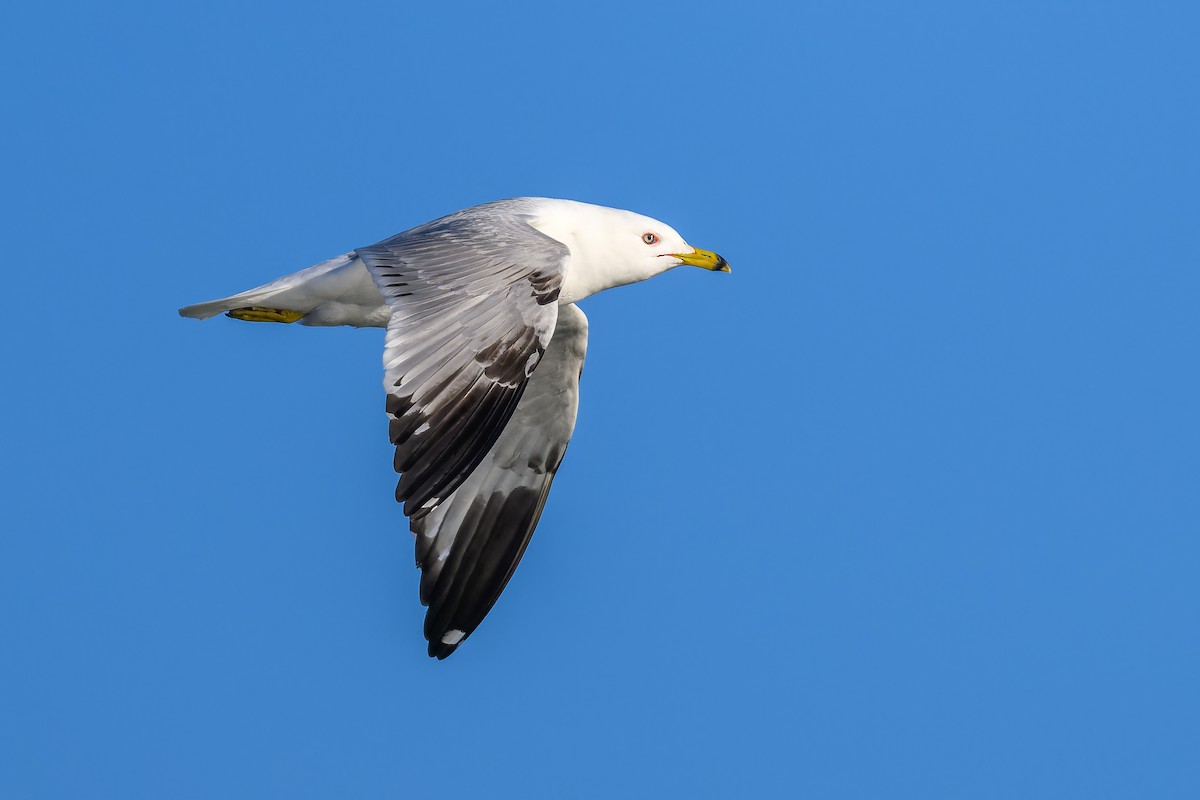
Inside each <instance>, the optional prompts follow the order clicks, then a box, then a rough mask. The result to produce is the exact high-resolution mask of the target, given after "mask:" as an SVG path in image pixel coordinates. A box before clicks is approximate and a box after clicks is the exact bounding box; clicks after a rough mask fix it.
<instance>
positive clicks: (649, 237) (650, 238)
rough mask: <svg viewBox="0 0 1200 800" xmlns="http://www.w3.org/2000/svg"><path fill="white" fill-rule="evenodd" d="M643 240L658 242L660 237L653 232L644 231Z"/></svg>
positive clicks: (649, 242)
mask: <svg viewBox="0 0 1200 800" xmlns="http://www.w3.org/2000/svg"><path fill="white" fill-rule="evenodd" d="M642 241H643V242H645V243H646V244H658V237H657V236H655V235H654V234H653V233H643V234H642Z"/></svg>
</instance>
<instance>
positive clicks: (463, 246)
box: [356, 201, 569, 518]
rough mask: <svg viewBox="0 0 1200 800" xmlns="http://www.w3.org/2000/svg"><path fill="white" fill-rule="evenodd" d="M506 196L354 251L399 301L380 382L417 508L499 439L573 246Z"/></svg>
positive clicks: (550, 319)
mask: <svg viewBox="0 0 1200 800" xmlns="http://www.w3.org/2000/svg"><path fill="white" fill-rule="evenodd" d="M515 202H519V201H501V202H499V203H492V204H488V205H486V206H478V207H476V208H472V209H467V210H466V211H460V212H458V213H456V214H451V215H449V216H447V217H443V218H441V219H438V220H434V221H433V222H430V223H427V224H425V225H421V226H418V227H416V228H413V229H411V230H408V231H405V232H404V233H401V234H398V235H396V236H393V237H391V238H390V239H385V240H384V241H382V242H379V243H378V244H374V245H371V246H370V247H363V248H360V249H358V250H357V251H356V252H357V254H358V257H359V258H361V259H362V261H363V263H364V264H365V265H366V267H367V269H368V270H369V271H370V273H371V277H372V278H373V279H374V280H375V283H376V285H377V286H378V287H379V290H380V292H382V294H383V296H384V299H385V300H386V301H387V304H388V306H389V307H390V308H391V310H392V317H391V321H390V322H389V324H388V329H387V339H386V344H385V346H384V355H383V363H384V371H385V376H384V388H385V389H386V390H387V412H388V414H389V415H390V416H391V420H390V425H389V435H390V437H391V440H392V443H393V444H395V445H396V456H395V468H396V471H397V472H399V473H400V480H399V482H398V483H397V485H396V499H397V500H398V501H400V502H402V503H404V513H405V514H406V515H408V516H409V517H410V518H416V517H420V516H421V515H423V514H426V513H428V512H429V510H430V509H432V508H434V507H436V506H437V504H438V503H440V502H442V501H443V500H444V499H445V498H446V497H447V496H449V495H450V493H451V492H453V491H454V490H455V488H456V487H457V486H458V485H459V484H461V483H462V481H463V480H464V479H465V478H466V477H467V475H469V474H470V473H471V471H472V470H473V469H475V467H476V466H477V465H478V464H479V463H480V461H481V460H482V459H483V457H484V455H485V454H487V452H488V450H489V449H490V448H491V447H492V445H493V444H494V443H495V442H496V439H497V438H498V437H499V436H500V433H501V431H502V430H503V429H504V426H505V424H506V423H507V422H508V420H509V418H510V417H511V416H512V414H513V411H514V410H515V409H516V408H517V405H518V403H519V402H520V400H521V395H522V394H523V392H524V391H525V386H526V383H527V382H528V380H529V376H530V375H532V374H533V371H534V369H535V368H536V367H537V366H538V363H539V362H540V361H541V359H542V357H543V354H544V353H545V351H546V348H547V346H548V345H549V343H550V339H551V337H552V335H553V332H554V326H555V321H556V319H557V316H558V304H557V302H555V301H557V299H558V295H559V289H560V287H561V285H562V277H563V268H564V265H565V263H566V261H567V258H568V256H569V251H568V250H567V248H566V246H565V245H563V244H562V243H561V242H558V241H556V240H554V239H552V238H550V237H548V236H546V235H545V234H543V233H541V232H540V231H538V230H536V229H535V228H533V227H531V226H530V225H529V224H528V223H527V222H526V219H527V217H522V216H520V215H515V216H514V215H513V214H512V211H513V203H515Z"/></svg>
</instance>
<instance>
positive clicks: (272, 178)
mask: <svg viewBox="0 0 1200 800" xmlns="http://www.w3.org/2000/svg"><path fill="white" fill-rule="evenodd" d="M1198 25H1200V16H1198V15H1197V12H1196V11H1195V9H1194V8H1193V7H1192V6H1191V5H1189V4H1184V3H1173V4H1172V3H1161V4H1154V3H1150V4H1145V3H1143V4H1134V3H1054V2H1050V3H1047V2H1038V3H1022V2H1017V3H1013V2H1006V3H994V4H962V3H949V2H930V3H916V4H892V3H858V4H846V3H837V4H834V3H825V4H783V3H780V4H771V3H758V2H740V3H729V4H712V3H686V4H684V3H679V4H661V5H655V4H643V3H632V2H614V3H606V4H603V5H602V7H598V8H589V9H586V10H581V9H579V8H575V7H573V6H570V5H563V4H558V3H555V4H550V3H545V4H543V3H512V4H457V5H454V6H452V7H451V6H446V5H438V4H432V3H428V4H397V3H356V2H350V3H341V4H315V3H286V4H285V3H250V4H243V3H237V4H234V3H224V2H216V3H204V4H199V3H195V4H193V3H187V4H150V3H122V2H116V3H108V4H103V5H92V6H83V5H75V4H71V3H39V4H36V5H35V4H21V5H16V4H10V7H6V9H5V10H4V11H2V12H0V68H2V69H0V75H2V76H3V77H0V86H2V92H3V94H2V99H3V106H4V108H5V111H6V120H7V123H6V124H5V125H4V132H3V133H0V136H2V137H3V138H4V140H5V146H4V148H3V155H2V156H0V170H2V172H0V211H2V212H3V213H2V217H0V218H2V219H3V224H2V225H0V241H2V242H3V251H2V252H3V256H4V258H5V261H6V264H7V269H6V271H5V275H6V276H7V279H8V297H7V299H8V302H6V303H5V313H4V314H3V315H2V320H3V322H2V323H0V324H2V325H3V326H4V332H5V339H6V340H7V342H8V346H7V347H6V348H5V372H6V374H7V375H8V376H9V379H8V381H7V382H6V384H5V386H6V390H5V391H4V392H3V396H2V398H0V405H2V406H3V411H4V414H3V419H4V420H5V431H6V435H5V438H6V442H5V447H3V448H0V470H2V472H3V475H4V480H3V487H4V488H3V490H2V491H3V493H4V503H3V507H4V516H3V518H4V520H5V522H4V525H3V528H4V530H5V533H4V534H3V536H0V641H2V642H3V643H4V644H3V647H2V648H0V755H2V760H3V762H4V764H3V767H2V768H0V796H3V797H6V798H7V797H12V798H26V797H29V798H43V797H120V798H142V797H145V798H158V797H173V798H192V797H194V798H208V797H214V796H227V797H237V796H243V797H288V798H301V797H334V796H337V797H382V796H401V797H409V796H425V795H430V796H433V795H437V796H450V797H456V796H461V797H472V796H488V797H562V796H573V797H613V796H629V797H651V796H690V797H707V796H712V797H722V796H724V797H731V796H777V797H796V796H807V797H821V798H879V797H921V798H930V797H946V798H962V797H971V798H1012V797H1023V798H1041V797H1044V798H1061V797H1089V798H1101V797H1157V798H1170V797H1180V798H1184V797H1187V798H1191V797H1196V796H1197V793H1200V762H1198V761H1197V759H1196V757H1195V754H1196V746H1197V743H1198V742H1200V722H1198V720H1200V688H1198V687H1200V684H1198V683H1197V680H1196V676H1197V675H1198V674H1200V634H1198V632H1197V619H1198V618H1200V588H1198V587H1197V582H1196V564H1197V561H1198V559H1200V541H1198V539H1197V533H1198V532H1200V492H1198V491H1197V486H1198V483H1200V454H1198V453H1200V450H1198V446H1197V445H1198V444H1200V423H1198V421H1197V408H1200V377H1198V372H1197V356H1198V350H1200V348H1198V346H1197V345H1198V342H1200V338H1198V336H1197V330H1196V328H1197V312H1196V308H1197V302H1198V300H1200V269H1198V264H1200V226H1198V225H1197V219H1198V214H1200V195H1198V191H1197V186H1200V155H1198V148H1197V142H1200V107H1198V106H1197V103H1196V86H1197V85H1200V55H1198V54H1197V49H1196V46H1195V40H1196V31H1197V29H1198ZM519 195H547V196H554V197H569V198H574V199H579V200H586V201H591V202H596V203H601V204H606V205H614V206H619V207H623V208H631V209H634V210H637V211H641V212H644V213H647V214H650V215H652V216H656V217H659V218H661V219H663V220H666V221H667V222H669V223H670V224H672V225H673V226H674V227H676V228H677V229H678V230H679V231H680V232H681V233H683V235H684V236H685V237H687V238H688V239H689V241H691V242H692V243H694V244H696V245H698V246H701V247H707V248H711V249H714V250H717V251H718V252H720V253H722V254H723V255H725V256H726V257H727V258H728V259H729V261H730V263H731V264H732V266H733V270H734V271H733V274H732V275H728V276H725V275H710V274H707V273H700V272H699V271H695V270H685V271H676V272H675V273H672V274H669V275H667V276H664V277H662V278H660V279H656V280H654V281H651V282H649V283H646V284H643V285H639V286H636V287H631V288H625V289H620V290H616V291H614V292H611V293H609V294H607V295H604V296H600V297H595V298H592V299H591V300H589V301H587V302H586V303H585V304H584V308H585V310H586V311H587V313H588V315H589V317H590V319H591V332H592V337H591V342H590V348H589V356H588V362H587V368H586V371H585V374H584V380H583V400H582V409H581V415H580V420H579V425H578V428H577V430H576V436H575V439H574V441H573V442H572V445H571V449H570V452H569V453H568V455H567V458H566V461H565V463H564V465H563V469H562V471H561V472H560V474H559V477H558V480H557V482H556V484H555V490H554V493H553V494H552V496H551V500H550V504H549V506H548V508H547V510H546V513H545V516H544V517H543V519H542V523H541V525H540V528H539V531H538V534H537V535H536V536H535V537H534V540H533V543H532V545H531V547H530V549H529V551H528V554H527V555H526V557H525V560H524V562H523V563H522V565H521V568H520V569H519V570H518V572H517V574H516V577H515V578H514V580H513V582H512V584H510V586H509V588H508V589H507V591H506V592H505V594H504V596H503V597H502V598H501V600H500V602H499V603H498V604H497V606H496V608H495V609H494V611H493V612H492V614H491V615H490V616H489V618H488V619H487V620H486V621H485V623H484V624H483V626H482V627H481V628H480V629H479V631H478V632H477V633H476V634H475V635H474V636H473V637H472V638H471V640H470V641H469V642H468V643H467V644H466V645H464V647H463V648H462V649H460V650H459V651H458V653H457V654H455V655H454V656H453V657H452V658H450V659H449V660H447V661H445V662H441V663H438V662H435V661H432V660H430V659H428V658H427V657H426V655H425V652H424V642H423V640H422V638H421V632H420V625H421V617H422V609H421V607H420V606H419V604H418V602H417V578H418V576H417V573H416V571H415V570H414V569H413V567H412V552H411V550H412V544H411V537H410V535H409V534H408V532H407V526H406V524H405V522H404V520H403V518H402V517H401V514H400V509H399V508H398V507H397V506H396V505H395V504H394V502H393V501H392V499H391V492H392V488H393V485H394V475H393V473H392V471H391V453H390V446H389V445H388V442H387V437H386V418H385V416H384V413H383V400H382V392H381V389H380V377H381V367H380V348H381V341H382V334H381V332H379V331H377V330H367V331H361V330H349V329H330V330H323V329H305V328H300V327H298V326H275V325H250V324H239V323H236V322H234V321H232V320H226V319H215V320H212V321H210V322H207V323H204V324H199V323H195V322H193V321H191V320H183V319H180V318H178V317H177V316H176V311H175V310H176V308H177V307H179V306H181V305H184V304H187V303H191V302H197V301H201V300H206V299H210V298H213V297H218V296H222V295H225V294H229V293H232V292H235V291H239V290H242V289H246V288H249V287H251V286H254V285H257V284H259V283H262V282H263V281H265V280H267V279H271V278H274V277H276V276H278V275H281V274H284V273H287V272H291V271H293V270H295V269H298V268H300V267H304V266H307V265H309V264H311V263H314V262H316V261H319V260H322V259H325V258H328V257H330V256H333V255H335V254H338V253H342V252H345V251H346V250H347V249H350V248H352V247H356V246H361V245H365V244H369V243H371V242H374V241H377V240H379V239H381V238H383V237H385V236H388V235H390V234H392V233H395V232H397V231H399V230H402V229H404V228H407V227H409V226H411V225H414V224H417V223H419V222H422V221H425V220H427V219H430V218H433V217H435V216H438V215H440V214H443V213H446V212H449V211H453V210H456V209H458V208H462V207H465V206H469V205H473V204H475V203H479V202H484V201H487V200H492V199H497V198H501V197H510V196H519Z"/></svg>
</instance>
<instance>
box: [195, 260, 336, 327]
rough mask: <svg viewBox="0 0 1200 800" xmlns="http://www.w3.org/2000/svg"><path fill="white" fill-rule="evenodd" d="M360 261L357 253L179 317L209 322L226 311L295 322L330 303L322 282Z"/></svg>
mask: <svg viewBox="0 0 1200 800" xmlns="http://www.w3.org/2000/svg"><path fill="white" fill-rule="evenodd" d="M357 259H358V255H357V254H356V253H353V252H350V253H346V254H345V255H341V256H338V257H337V258H331V259H329V260H328V261H322V262H321V263H320V264H314V265H313V266H311V267H308V268H307V269H302V270H300V271H299V272H293V273H292V274H291V275H285V276H283V277H282V278H279V279H278V280H274V281H271V282H270V283H267V284H264V285H262V286H259V287H257V288H255V289H250V290H248V291H245V292H241V293H239V294H235V295H231V296H229V297H222V298H221V299H220V300H210V301H208V302H207V303H196V304H195V305H191V306H185V307H183V308H181V309H179V315H180V316H181V317H191V318H193V319H208V318H209V317H215V316H216V315H217V314H220V313H221V312H223V311H224V312H228V313H229V315H230V316H232V317H236V318H238V319H246V320H251V321H254V322H295V321H296V320H298V319H300V318H301V317H303V316H304V315H305V314H307V313H309V312H310V311H312V310H313V309H314V308H316V307H317V306H318V305H320V304H321V303H322V302H324V301H325V300H326V299H328V298H327V296H326V295H325V294H324V293H322V292H320V291H319V290H318V289H319V286H320V285H321V284H324V283H327V281H323V280H322V279H323V278H332V277H335V276H334V275H332V273H336V272H338V271H339V270H342V269H344V268H346V267H349V266H351V265H352V264H354V262H355V261H356V260H357Z"/></svg>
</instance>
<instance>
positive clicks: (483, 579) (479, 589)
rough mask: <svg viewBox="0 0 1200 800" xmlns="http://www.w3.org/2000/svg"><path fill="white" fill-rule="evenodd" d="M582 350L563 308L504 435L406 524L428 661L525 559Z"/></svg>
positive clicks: (559, 452) (576, 326)
mask: <svg viewBox="0 0 1200 800" xmlns="http://www.w3.org/2000/svg"><path fill="white" fill-rule="evenodd" d="M586 350H587V317H585V316H584V314H583V312H582V311H580V310H579V309H578V308H577V307H575V306H574V305H566V306H562V307H561V308H560V309H559V312H558V327H557V328H556V329H555V331H554V338H553V340H552V341H551V342H550V347H549V349H548V350H547V351H546V356H545V358H544V359H543V360H542V364H541V366H539V367H538V369H537V372H535V373H533V377H532V378H531V379H530V381H529V386H528V388H526V390H525V395H524V397H522V398H521V401H520V403H519V404H518V405H517V409H516V412H515V413H514V414H513V416H512V419H511V420H510V421H509V423H508V426H507V427H506V428H505V429H504V433H503V434H502V435H501V436H500V438H499V439H498V440H497V441H496V443H495V445H494V446H493V447H492V448H491V450H490V451H489V452H488V453H487V455H486V456H485V457H484V459H483V461H482V462H481V463H480V464H479V466H478V467H476V469H475V471H474V472H472V473H471V475H470V476H469V477H468V478H467V479H466V481H464V482H463V484H462V485H461V486H459V487H458V488H457V489H456V490H455V491H454V493H453V494H452V495H450V496H449V497H448V498H446V500H444V501H443V502H442V503H441V505H439V506H437V507H436V508H434V509H433V510H432V511H430V512H429V513H428V514H425V515H424V516H421V517H417V518H414V519H412V520H410V523H409V524H410V527H411V528H412V532H413V534H415V536H416V540H417V541H416V546H417V566H419V567H420V568H421V570H422V575H421V602H422V603H424V604H425V605H427V606H429V611H428V612H427V613H426V615H425V638H426V639H428V640H429V655H431V656H436V657H437V658H439V659H440V658H445V657H446V656H448V655H450V654H451V653H453V652H454V650H455V648H456V647H458V645H459V644H461V643H462V641H463V640H464V639H466V638H467V637H468V636H470V635H471V632H472V631H474V630H475V628H476V627H478V625H479V623H480V622H482V621H483V618H484V617H485V616H487V613H488V611H490V610H491V608H492V605H493V604H494V603H495V602H496V599H497V598H498V597H499V596H500V593H501V592H502V591H503V590H504V587H505V585H506V584H507V583H508V579H509V578H511V577H512V574H513V570H515V569H516V568H517V564H518V562H520V560H521V556H522V555H523V554H524V553H525V547H526V545H528V544H529V538H530V537H531V536H532V535H533V529H534V527H536V526H537V523H538V518H539V517H540V516H541V514H542V507H543V506H544V505H545V503H546V496H547V495H548V494H549V492H550V483H551V481H553V480H554V474H555V472H557V471H558V465H559V464H560V463H561V462H562V458H563V454H564V453H565V452H566V449H567V442H569V441H570V439H571V432H572V431H573V430H574V428H575V412H576V409H577V408H578V401H579V375H580V372H581V371H582V370H583V358H584V354H585V352H586Z"/></svg>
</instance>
